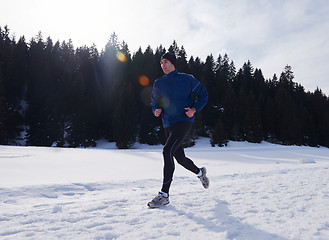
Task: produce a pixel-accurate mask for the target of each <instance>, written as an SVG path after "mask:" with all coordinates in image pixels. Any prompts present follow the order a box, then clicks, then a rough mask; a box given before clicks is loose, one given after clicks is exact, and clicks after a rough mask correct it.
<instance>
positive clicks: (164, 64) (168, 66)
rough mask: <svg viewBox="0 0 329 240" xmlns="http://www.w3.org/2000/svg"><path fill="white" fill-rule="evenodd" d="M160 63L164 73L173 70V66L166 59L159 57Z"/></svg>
mask: <svg viewBox="0 0 329 240" xmlns="http://www.w3.org/2000/svg"><path fill="white" fill-rule="evenodd" d="M160 65H161V68H162V71H163V72H164V73H165V74H168V73H171V72H172V71H174V70H175V66H174V65H173V64H172V63H171V62H170V61H169V60H168V59H165V58H163V59H161V61H160Z"/></svg>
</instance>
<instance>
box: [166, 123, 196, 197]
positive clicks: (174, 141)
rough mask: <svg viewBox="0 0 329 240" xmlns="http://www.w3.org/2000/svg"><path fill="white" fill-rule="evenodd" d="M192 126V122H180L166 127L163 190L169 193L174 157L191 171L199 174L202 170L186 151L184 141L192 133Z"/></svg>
mask: <svg viewBox="0 0 329 240" xmlns="http://www.w3.org/2000/svg"><path fill="white" fill-rule="evenodd" d="M191 128H192V123H191V122H179V123H176V124H175V125H173V126H171V127H169V128H165V133H166V137H167V141H166V144H165V145H164V147H163V159H164V167H163V185H162V189H161V191H162V192H165V193H169V188H170V185H171V182H172V178H173V174H174V170H175V163H174V157H175V159H176V160H177V162H178V163H179V164H180V165H182V166H183V167H184V168H186V169H188V170H190V171H191V172H193V173H195V174H198V173H199V171H200V169H199V168H198V167H197V166H196V165H195V164H194V163H193V161H192V160H191V159H189V158H187V157H186V156H185V153H184V148H183V141H184V139H185V138H186V137H187V136H188V134H189V133H190V131H191Z"/></svg>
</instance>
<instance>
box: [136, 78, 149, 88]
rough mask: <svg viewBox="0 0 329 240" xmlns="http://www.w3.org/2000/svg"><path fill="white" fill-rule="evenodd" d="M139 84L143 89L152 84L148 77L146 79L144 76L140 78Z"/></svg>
mask: <svg viewBox="0 0 329 240" xmlns="http://www.w3.org/2000/svg"><path fill="white" fill-rule="evenodd" d="M138 82H139V84H140V85H142V86H143V87H146V86H147V85H149V84H150V80H149V78H148V77H146V76H145V75H142V76H140V77H139V79H138Z"/></svg>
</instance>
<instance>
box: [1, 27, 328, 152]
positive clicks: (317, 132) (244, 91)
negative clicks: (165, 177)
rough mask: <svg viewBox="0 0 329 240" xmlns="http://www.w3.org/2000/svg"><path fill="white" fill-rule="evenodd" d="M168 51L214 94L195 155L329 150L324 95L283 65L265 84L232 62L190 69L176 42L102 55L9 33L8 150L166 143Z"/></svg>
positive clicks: (4, 73) (5, 75)
mask: <svg viewBox="0 0 329 240" xmlns="http://www.w3.org/2000/svg"><path fill="white" fill-rule="evenodd" d="M166 51H170V52H173V53H175V54H176V56H177V65H176V68H177V70H178V71H179V72H185V73H189V74H193V75H194V76H195V78H196V79H198V80H199V81H201V82H202V83H203V84H204V85H205V86H206V88H207V90H208V93H209V100H208V103H207V105H206V106H205V108H204V109H203V110H202V111H200V112H199V113H198V114H197V115H196V121H195V123H194V125H193V129H192V132H191V134H190V136H189V138H188V139H187V140H186V142H185V144H186V146H192V145H193V144H194V143H195V141H196V139H197V138H198V137H208V138H209V139H210V143H209V144H211V145H212V146H225V145H226V144H227V142H228V141H229V140H234V141H248V142H252V143H260V142H261V141H268V142H272V143H278V144H285V145H307V146H317V147H319V146H325V147H329V99H328V97H327V96H326V95H325V94H324V93H323V92H322V91H321V89H319V88H317V89H316V90H315V91H314V92H310V91H305V89H304V87H303V86H301V85H300V84H298V83H297V82H296V81H295V79H294V73H293V69H292V67H291V66H289V65H285V64H286V63H284V62H283V63H282V64H283V69H282V72H281V73H280V74H278V75H277V74H273V77H272V78H271V79H265V78H264V76H263V73H262V70H261V69H258V68H255V67H254V66H252V63H251V62H250V61H246V62H245V63H244V64H243V66H241V68H236V66H235V65H234V62H233V60H231V59H229V57H228V55H227V54H223V55H219V56H213V55H212V54H210V55H208V56H207V58H206V59H205V61H204V62H203V61H201V59H200V58H199V57H193V56H191V57H190V58H189V59H188V58H187V53H186V51H185V49H184V47H183V46H181V47H179V46H178V45H177V43H176V41H173V43H172V44H171V45H170V46H169V48H168V49H166V48H164V47H163V46H162V45H160V46H158V47H157V48H156V49H155V50H154V49H152V48H151V47H150V46H149V47H147V48H146V49H145V51H142V49H141V48H139V49H138V51H137V52H134V53H131V52H130V50H129V48H128V45H127V43H126V42H124V41H122V42H119V41H118V36H117V35H116V34H115V33H113V34H112V35H111V36H110V39H109V41H108V43H107V44H106V46H105V47H104V49H102V50H101V51H100V52H99V51H98V49H97V48H96V46H95V45H93V46H90V47H88V46H82V47H77V48H75V47H74V46H73V42H72V41H71V40H68V41H63V42H61V43H60V42H59V41H57V42H53V41H52V39H51V38H50V37H48V38H47V39H44V38H43V36H42V34H41V33H39V34H38V35H37V36H35V37H34V38H32V39H31V40H30V41H29V42H27V41H26V39H25V37H24V36H21V37H20V38H19V39H18V40H17V39H16V37H14V36H12V35H11V33H10V30H9V28H8V27H7V26H5V27H0V144H3V145H26V146H54V147H89V146H95V145H96V141H97V140H99V139H106V140H108V141H110V142H115V143H116V146H117V147H118V148H120V149H125V148H131V147H132V146H133V145H134V144H135V143H136V142H139V143H143V144H149V145H155V144H160V143H164V131H163V129H162V123H161V118H156V117H154V116H153V113H152V110H151V107H150V94H151V91H152V85H153V83H154V81H155V80H156V79H157V78H159V77H160V76H162V75H163V72H162V70H161V67H160V64H159V61H160V57H161V56H162V54H163V53H165V52H166ZM283 61H284V60H283Z"/></svg>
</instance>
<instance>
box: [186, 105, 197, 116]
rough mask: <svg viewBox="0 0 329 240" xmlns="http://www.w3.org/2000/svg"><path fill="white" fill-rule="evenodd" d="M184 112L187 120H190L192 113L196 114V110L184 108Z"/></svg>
mask: <svg viewBox="0 0 329 240" xmlns="http://www.w3.org/2000/svg"><path fill="white" fill-rule="evenodd" d="M185 110H186V112H185V114H186V115H187V116H188V117H189V118H191V117H193V116H194V113H195V112H196V109H195V108H189V107H188V108H185Z"/></svg>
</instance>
